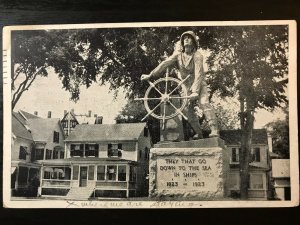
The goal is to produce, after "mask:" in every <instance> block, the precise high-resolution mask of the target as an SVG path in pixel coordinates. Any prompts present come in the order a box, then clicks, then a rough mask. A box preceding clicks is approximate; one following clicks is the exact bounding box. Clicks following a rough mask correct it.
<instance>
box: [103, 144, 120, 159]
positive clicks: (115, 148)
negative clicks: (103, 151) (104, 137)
mask: <svg viewBox="0 0 300 225" xmlns="http://www.w3.org/2000/svg"><path fill="white" fill-rule="evenodd" d="M107 148H108V150H107V156H108V157H122V144H118V145H116V144H114V145H113V144H108V147H107Z"/></svg>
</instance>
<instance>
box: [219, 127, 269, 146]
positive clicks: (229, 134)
mask: <svg viewBox="0 0 300 225" xmlns="http://www.w3.org/2000/svg"><path fill="white" fill-rule="evenodd" d="M241 136H242V132H241V130H221V131H220V137H221V138H222V139H223V140H224V141H225V144H226V145H240V144H241ZM252 144H268V136H267V130H266V129H253V134H252Z"/></svg>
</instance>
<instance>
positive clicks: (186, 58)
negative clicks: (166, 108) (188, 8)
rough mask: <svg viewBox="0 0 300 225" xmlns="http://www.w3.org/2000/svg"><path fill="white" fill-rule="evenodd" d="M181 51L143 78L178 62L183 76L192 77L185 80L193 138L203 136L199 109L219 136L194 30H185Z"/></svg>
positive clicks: (212, 131)
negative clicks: (193, 132)
mask: <svg viewBox="0 0 300 225" xmlns="http://www.w3.org/2000/svg"><path fill="white" fill-rule="evenodd" d="M180 44H181V48H182V50H181V51H177V52H176V51H175V52H174V53H173V55H172V56H170V57H169V58H167V59H166V60H165V61H163V62H161V63H160V64H159V65H158V66H157V67H156V68H155V69H154V70H153V71H152V72H151V73H150V74H143V75H142V76H141V80H148V79H149V78H150V77H156V76H159V75H160V74H161V73H162V72H163V71H165V70H166V68H167V67H169V66H171V65H174V64H176V65H177V67H178V70H179V72H180V75H181V78H182V79H184V78H186V77H187V76H188V75H190V78H189V79H188V80H187V81H186V82H185V85H186V86H187V89H188V95H189V96H190V103H189V105H188V106H187V108H186V110H185V112H184V113H185V114H186V115H187V118H188V122H189V124H190V125H191V127H192V128H193V130H194V131H195V133H196V134H195V135H194V136H193V139H200V138H203V136H202V130H201V127H200V123H199V117H198V115H199V111H201V110H200V109H202V110H203V114H204V115H205V118H206V120H207V121H208V124H209V126H210V129H211V133H210V135H209V136H210V137H217V136H219V129H218V124H217V119H216V115H215V111H214V109H213V107H212V106H211V104H210V103H209V99H208V91H207V84H206V81H205V77H204V69H203V56H202V54H201V53H200V52H199V51H198V50H197V49H198V44H197V38H196V35H195V33H194V32H193V31H187V32H184V33H183V34H182V35H181V37H180Z"/></svg>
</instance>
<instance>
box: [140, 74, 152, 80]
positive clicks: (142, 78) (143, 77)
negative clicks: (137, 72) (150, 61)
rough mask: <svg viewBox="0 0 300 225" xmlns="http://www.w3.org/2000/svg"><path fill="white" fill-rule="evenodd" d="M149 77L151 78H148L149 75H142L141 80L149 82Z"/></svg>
mask: <svg viewBox="0 0 300 225" xmlns="http://www.w3.org/2000/svg"><path fill="white" fill-rule="evenodd" d="M150 77H151V76H150V75H149V74H142V76H141V80H149V79H150Z"/></svg>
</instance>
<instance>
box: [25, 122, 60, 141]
mask: <svg viewBox="0 0 300 225" xmlns="http://www.w3.org/2000/svg"><path fill="white" fill-rule="evenodd" d="M58 123H59V119H57V118H47V119H44V118H35V119H28V125H29V127H30V130H31V134H32V137H33V140H34V141H41V142H46V141H47V140H48V139H49V136H50V135H53V131H54V130H55V126H57V125H58Z"/></svg>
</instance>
